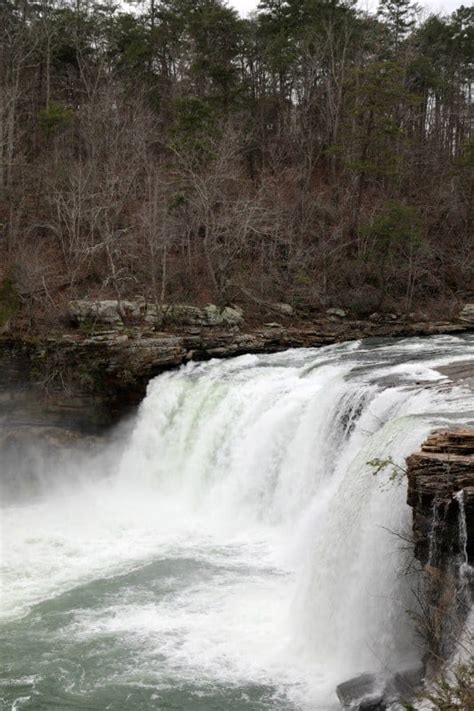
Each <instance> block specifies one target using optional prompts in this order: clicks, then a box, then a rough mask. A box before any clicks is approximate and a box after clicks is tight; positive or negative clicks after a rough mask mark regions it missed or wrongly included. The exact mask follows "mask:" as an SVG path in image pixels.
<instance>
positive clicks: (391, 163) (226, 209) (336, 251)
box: [0, 0, 474, 322]
mask: <svg viewBox="0 0 474 711" xmlns="http://www.w3.org/2000/svg"><path fill="white" fill-rule="evenodd" d="M127 7H129V8H130V9H129V10H125V9H124V7H123V6H121V5H119V4H116V5H114V4H110V3H99V2H89V1H87V0H76V1H75V3H67V2H61V1H60V0H59V1H58V0H44V1H43V2H41V1H39V2H28V1H27V0H13V1H10V0H0V32H1V39H0V42H1V44H0V302H1V303H0V308H1V309H3V311H4V312H13V311H14V310H15V309H16V308H18V307H19V306H20V307H21V311H22V313H23V314H26V316H27V317H28V318H36V319H38V318H39V319H40V320H43V321H44V322H48V320H53V321H54V320H55V319H58V318H60V317H61V314H62V313H63V311H64V305H65V303H66V301H67V300H68V299H69V298H73V297H77V296H80V297H83V296H112V297H113V298H118V299H123V298H127V297H133V296H137V295H142V296H144V297H145V298H146V299H147V300H149V301H151V302H156V303H161V302H167V303H168V302H173V301H174V302H182V301H185V302H191V303H197V304H201V303H205V302H207V301H212V302H215V303H218V304H221V305H224V304H228V303H233V302H238V303H245V304H247V308H248V309H249V310H251V309H252V308H254V309H255V310H256V313H257V312H258V309H259V308H260V306H261V305H262V304H265V303H268V302H281V301H283V302H287V303H289V304H291V305H292V306H293V307H294V309H296V311H297V312H299V313H300V314H301V315H305V314H311V313H314V312H316V311H318V310H320V309H324V308H326V307H328V306H332V305H341V306H344V307H349V308H350V309H352V310H353V312H354V313H356V314H360V315H364V314H370V313H372V312H373V311H380V310H384V309H391V310H394V309H397V310H399V311H400V312H409V311H412V310H415V309H416V308H427V309H428V308H432V307H436V308H443V309H446V308H449V305H450V304H451V303H453V302H454V301H455V300H456V299H460V298H463V297H464V296H465V295H466V294H467V292H468V290H469V289H470V288H472V274H473V239H472V234H473V206H474V136H473V118H474V112H473V102H472V99H473V96H472V90H473V81H474V8H472V7H471V8H467V7H461V8H459V9H458V10H457V11H456V12H454V13H453V14H452V15H450V16H447V17H439V16H430V17H427V18H426V17H425V18H422V17H420V14H419V13H418V12H417V9H416V6H415V5H413V4H411V3H410V0H382V2H381V4H380V7H379V10H378V12H377V13H374V14H372V15H370V14H367V13H364V12H362V11H361V10H360V9H358V8H357V7H356V6H355V5H354V4H353V3H351V2H343V1H340V0H262V2H260V4H259V8H258V11H257V12H256V13H254V14H253V15H252V16H250V17H249V18H247V19H242V18H240V17H239V15H238V14H237V13H236V12H235V11H234V10H233V9H231V8H230V7H228V6H227V5H226V4H225V3H224V2H222V1H221V0H161V1H160V0H151V2H150V3H149V4H148V5H146V6H143V5H140V6H138V7H137V8H135V7H132V6H127ZM470 284H471V286H470Z"/></svg>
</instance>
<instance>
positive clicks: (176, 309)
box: [145, 304, 243, 327]
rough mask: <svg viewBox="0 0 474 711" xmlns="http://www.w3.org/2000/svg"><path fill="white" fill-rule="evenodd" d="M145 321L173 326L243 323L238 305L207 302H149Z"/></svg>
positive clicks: (228, 325) (238, 324)
mask: <svg viewBox="0 0 474 711" xmlns="http://www.w3.org/2000/svg"><path fill="white" fill-rule="evenodd" d="M145 321H146V322H147V323H151V324H162V323H168V324H171V325H175V326H211V327H217V326H220V327H230V326H240V325H241V324H242V323H243V314H242V310H241V309H239V308H238V307H231V306H225V307H224V308H222V309H221V308H219V307H218V306H216V305H214V304H208V305H207V306H205V307H204V308H198V307H197V306H188V305H186V304H163V305H159V306H157V305H155V304H149V305H148V307H147V310H146V314H145Z"/></svg>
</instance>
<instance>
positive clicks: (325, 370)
mask: <svg viewBox="0 0 474 711" xmlns="http://www.w3.org/2000/svg"><path fill="white" fill-rule="evenodd" d="M473 344H474V342H473V340H472V339H469V338H455V337H436V338H432V339H424V340H421V339H411V340H406V341H399V342H394V341H391V342H383V341H379V342H373V343H367V342H357V343H350V344H342V345H337V346H332V347H328V348H321V349H319V350H314V349H309V350H298V351H288V352H286V353H282V354H278V355H262V356H241V357H238V358H235V359H232V360H228V361H212V362H209V363H205V364H201V365H188V366H186V367H184V368H182V369H181V370H179V371H177V372H171V373H167V374H164V375H162V376H160V377H158V378H156V379H155V380H154V381H152V382H151V383H150V385H149V388H148V394H147V397H146V398H145V400H144V402H143V403H142V406H141V408H140V411H139V413H138V416H137V419H136V422H135V425H134V428H133V431H132V433H131V435H130V437H129V438H128V439H127V440H126V441H125V442H123V443H122V445H121V447H118V445H117V446H116V449H115V450H114V449H113V448H112V449H109V450H108V451H107V452H103V453H101V454H100V455H94V456H92V455H91V456H90V457H88V458H87V457H85V458H84V459H83V460H82V461H75V462H71V463H70V465H69V466H68V467H67V468H65V469H64V471H63V472H62V476H59V477H58V473H57V472H56V473H53V472H46V473H44V472H43V475H42V480H41V481H42V487H40V488H41V491H40V494H39V495H38V493H36V494H35V496H34V497H33V496H31V497H28V496H24V497H23V498H22V499H21V500H20V501H18V500H17V499H15V500H13V499H12V500H10V501H9V500H8V497H7V499H6V500H5V501H4V506H3V509H2V559H3V571H2V581H3V590H2V614H3V619H2V622H1V625H0V636H1V648H2V652H1V654H2V655H3V656H4V663H3V664H2V669H3V672H2V673H1V677H0V683H1V690H0V698H2V699H3V704H4V707H5V708H12V709H20V708H21V709H23V708H24V709H39V708H48V709H63V708H68V709H70V708H87V709H114V710H115V709H127V710H129V709H186V710H191V709H192V710H193V711H195V710H196V711H199V710H202V711H204V710H206V711H207V710H208V709H233V710H235V711H237V710H241V709H255V710H258V709H265V708H272V709H313V710H314V709H320V710H321V711H329V710H330V709H333V708H337V707H338V704H337V701H336V698H335V695H334V688H335V685H336V684H337V683H338V682H339V681H342V680H344V679H346V678H348V677H350V676H351V675H354V674H356V673H358V672H362V671H365V670H371V671H382V672H383V671H386V672H387V673H389V672H392V671H394V670H396V669H397V668H398V667H399V666H400V665H406V664H407V663H408V662H409V661H410V660H412V659H416V658H419V656H420V655H421V650H420V642H419V640H418V639H417V638H416V637H415V636H414V634H413V632H412V629H411V626H410V620H409V616H408V615H407V614H406V610H407V609H409V608H410V607H413V605H414V604H415V603H414V600H413V599H412V597H411V593H410V589H411V587H412V586H413V585H414V581H413V579H412V578H411V577H410V576H409V575H408V576H407V575H404V574H403V573H404V571H405V570H406V568H407V566H408V567H409V563H410V559H411V552H410V551H409V550H406V546H404V545H403V544H402V543H401V541H400V539H399V538H398V537H397V535H394V534H397V533H402V534H405V533H406V532H407V531H409V528H410V511H409V509H408V507H407V506H406V504H405V498H406V486H405V483H404V481H403V480H402V479H400V480H399V481H390V480H389V475H388V474H387V473H381V474H379V475H377V476H374V473H373V469H372V467H371V466H370V465H368V462H369V461H370V460H372V459H374V458H376V457H377V458H381V459H383V458H388V457H392V458H393V460H394V461H395V462H396V463H398V464H400V465H403V461H404V457H405V456H406V455H408V454H409V453H410V452H411V451H413V450H414V449H415V448H416V447H417V446H418V445H419V444H420V442H421V441H422V440H423V438H424V437H425V436H426V434H427V433H428V432H429V431H430V430H431V429H432V428H433V427H434V426H445V425H447V424H451V423H457V422H459V423H466V422H469V421H472V419H473V417H474V413H473V412H472V410H470V409H469V408H470V407H471V408H472V397H471V393H469V392H467V391H465V390H463V388H462V387H461V386H455V385H452V384H449V385H447V381H446V378H445V377H444V376H442V375H440V374H439V373H438V372H437V371H436V370H435V367H436V366H437V365H440V364H446V363H449V362H452V361H454V360H466V359H467V358H469V357H472V353H473Z"/></svg>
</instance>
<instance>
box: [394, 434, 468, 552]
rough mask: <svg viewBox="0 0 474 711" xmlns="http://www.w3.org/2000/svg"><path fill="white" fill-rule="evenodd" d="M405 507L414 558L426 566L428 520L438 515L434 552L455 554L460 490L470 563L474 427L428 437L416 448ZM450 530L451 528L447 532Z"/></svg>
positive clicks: (409, 463) (409, 464)
mask: <svg viewBox="0 0 474 711" xmlns="http://www.w3.org/2000/svg"><path fill="white" fill-rule="evenodd" d="M407 473H408V504H409V505H410V506H411V507H412V508H413V532H414V536H415V557H416V558H417V559H418V560H419V561H420V563H422V564H423V565H426V564H427V563H429V562H430V549H431V552H432V548H433V540H432V533H433V528H434V527H436V522H434V521H433V516H434V514H436V515H437V517H438V518H437V520H438V524H437V525H438V528H442V527H444V529H445V532H446V535H444V534H443V535H439V536H438V538H439V540H438V542H437V545H438V554H439V555H445V556H449V555H452V554H457V553H460V552H461V551H459V545H460V542H459V540H458V539H459V535H458V518H459V516H458V515H459V501H458V498H457V496H458V495H459V493H460V492H462V496H463V506H464V514H465V518H466V527H467V541H466V546H467V550H466V554H467V555H468V558H469V559H470V560H471V561H472V562H474V429H473V428H463V429H453V430H441V431H439V432H434V433H432V434H431V435H430V436H429V437H428V439H427V440H426V441H425V442H424V443H423V445H422V446H421V450H420V451H419V452H416V453H415V454H412V455H411V456H410V457H408V459H407ZM450 527H454V528H453V530H452V531H450Z"/></svg>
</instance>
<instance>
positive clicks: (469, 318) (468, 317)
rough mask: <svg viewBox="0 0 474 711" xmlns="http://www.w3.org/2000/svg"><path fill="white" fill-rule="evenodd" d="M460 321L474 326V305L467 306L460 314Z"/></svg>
mask: <svg viewBox="0 0 474 711" xmlns="http://www.w3.org/2000/svg"><path fill="white" fill-rule="evenodd" d="M459 319H460V321H465V322H466V323H472V324H474V304H465V305H464V306H463V307H462V309H461V311H460V313H459Z"/></svg>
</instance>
